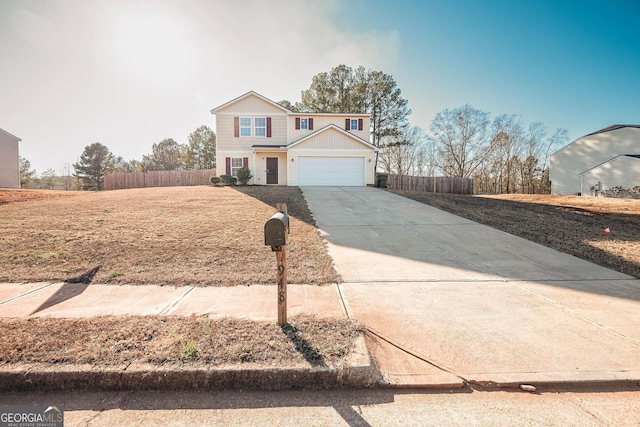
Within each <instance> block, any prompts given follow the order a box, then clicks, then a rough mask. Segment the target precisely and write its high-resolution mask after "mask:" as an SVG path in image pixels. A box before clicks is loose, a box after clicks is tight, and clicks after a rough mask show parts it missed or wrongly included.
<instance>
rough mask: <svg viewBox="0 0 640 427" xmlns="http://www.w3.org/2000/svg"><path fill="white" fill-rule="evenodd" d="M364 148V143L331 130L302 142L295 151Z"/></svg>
mask: <svg viewBox="0 0 640 427" xmlns="http://www.w3.org/2000/svg"><path fill="white" fill-rule="evenodd" d="M363 147H364V144H363V143H360V142H358V141H355V140H354V139H353V138H349V137H348V136H347V135H345V134H343V133H341V132H339V131H337V130H336V129H334V128H331V129H327V130H326V131H324V132H322V133H320V134H318V135H316V136H314V137H312V138H309V139H308V140H306V141H303V142H301V143H300V144H298V145H296V146H295V149H298V150H300V149H318V150H319V149H325V150H350V149H353V150H360V149H362V148H363Z"/></svg>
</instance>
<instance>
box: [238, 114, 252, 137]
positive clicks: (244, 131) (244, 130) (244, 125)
mask: <svg viewBox="0 0 640 427" xmlns="http://www.w3.org/2000/svg"><path fill="white" fill-rule="evenodd" d="M240 136H241V137H251V117H240Z"/></svg>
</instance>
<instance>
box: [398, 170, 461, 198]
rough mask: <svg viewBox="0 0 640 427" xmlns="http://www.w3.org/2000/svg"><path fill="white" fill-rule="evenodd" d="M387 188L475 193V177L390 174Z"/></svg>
mask: <svg viewBox="0 0 640 427" xmlns="http://www.w3.org/2000/svg"><path fill="white" fill-rule="evenodd" d="M434 187H435V188H434ZM387 188H395V189H397V190H411V191H426V192H429V193H454V194H473V179H471V178H462V177H457V176H437V177H432V176H408V175H392V174H389V176H388V177H387Z"/></svg>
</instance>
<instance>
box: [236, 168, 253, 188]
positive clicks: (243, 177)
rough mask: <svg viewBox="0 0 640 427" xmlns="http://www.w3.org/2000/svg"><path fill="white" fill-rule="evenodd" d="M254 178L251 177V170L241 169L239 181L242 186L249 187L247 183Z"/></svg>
mask: <svg viewBox="0 0 640 427" xmlns="http://www.w3.org/2000/svg"><path fill="white" fill-rule="evenodd" d="M251 178H253V175H251V171H250V170H249V168H241V169H239V170H238V181H240V185H247V182H249V180H250V179H251Z"/></svg>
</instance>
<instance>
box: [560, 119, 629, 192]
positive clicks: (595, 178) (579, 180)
mask: <svg viewBox="0 0 640 427" xmlns="http://www.w3.org/2000/svg"><path fill="white" fill-rule="evenodd" d="M549 178H550V180H551V193H552V194H563V195H572V194H582V195H583V196H591V195H594V196H596V195H598V194H599V193H600V192H601V191H603V190H607V189H609V188H612V187H616V186H621V187H623V188H625V189H626V188H633V187H635V186H639V185H640V125H613V126H609V127H607V128H604V129H601V130H599V131H596V132H593V133H590V134H589V135H585V136H583V137H581V138H578V139H576V140H575V141H573V142H572V143H570V144H569V145H567V146H565V147H563V148H561V149H560V150H558V151H556V152H555V153H553V154H552V155H551V164H550V167H549Z"/></svg>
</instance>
